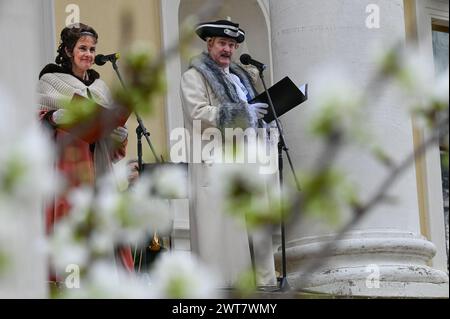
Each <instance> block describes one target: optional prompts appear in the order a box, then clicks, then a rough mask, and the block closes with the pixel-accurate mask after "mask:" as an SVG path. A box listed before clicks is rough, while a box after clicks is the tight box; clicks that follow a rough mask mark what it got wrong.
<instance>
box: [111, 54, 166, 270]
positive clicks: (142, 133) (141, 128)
mask: <svg viewBox="0 0 450 319" xmlns="http://www.w3.org/2000/svg"><path fill="white" fill-rule="evenodd" d="M111 63H112V66H113V69H114V71H115V72H116V74H117V77H118V78H119V81H120V83H121V84H122V87H123V88H124V89H125V90H126V89H127V87H126V86H125V83H124V81H123V79H122V75H121V74H120V71H119V67H118V66H117V59H113V60H111ZM133 113H134V115H135V116H136V120H137V122H138V126H137V128H136V135H137V155H138V170H139V172H142V171H143V170H144V162H143V157H142V136H144V137H145V139H146V141H147V144H148V146H150V150H151V151H152V154H153V157H154V158H155V160H156V162H157V163H158V164H160V163H161V162H164V158H163V157H162V156H161V159H160V158H159V157H158V156H157V155H156V152H155V149H154V147H153V144H152V142H151V141H150V133H149V132H148V131H147V128H146V127H145V126H144V123H143V122H142V119H141V117H140V116H139V114H138V113H137V112H136V111H133ZM156 236H157V235H156V233H155V234H154V235H153V238H152V241H153V240H155V238H156V239H157V237H156ZM169 242H170V243H171V242H172V240H171V239H170V238H169ZM136 248H137V247H136ZM135 250H136V249H135ZM146 254H147V252H146V251H144V252H142V248H141V249H140V254H139V256H140V257H139V266H138V272H140V271H141V265H142V256H143V255H144V256H146ZM134 258H136V255H135V257H134ZM144 258H146V257H144ZM133 263H135V261H134V262H133Z"/></svg>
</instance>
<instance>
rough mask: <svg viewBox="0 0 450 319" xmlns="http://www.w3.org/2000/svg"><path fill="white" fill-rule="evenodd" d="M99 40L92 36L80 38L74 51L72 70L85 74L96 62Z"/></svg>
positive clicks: (75, 72)
mask: <svg viewBox="0 0 450 319" xmlns="http://www.w3.org/2000/svg"><path fill="white" fill-rule="evenodd" d="M96 44H97V41H96V40H95V38H93V37H91V36H83V37H81V38H80V39H78V42H77V43H76V44H75V47H74V48H73V53H72V71H73V72H74V74H75V75H80V74H81V75H83V74H84V73H85V72H86V71H87V70H89V69H90V68H91V67H92V65H93V64H94V59H95V46H96Z"/></svg>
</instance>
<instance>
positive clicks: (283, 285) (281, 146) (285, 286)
mask: <svg viewBox="0 0 450 319" xmlns="http://www.w3.org/2000/svg"><path fill="white" fill-rule="evenodd" d="M264 69H265V66H262V67H258V70H259V77H260V79H261V81H262V84H263V86H264V91H265V92H266V95H267V100H268V102H269V105H270V109H271V110H272V113H273V116H274V117H275V122H276V124H277V129H278V133H279V141H278V171H279V181H280V188H281V192H282V191H283V151H284V152H285V153H286V157H287V159H288V162H289V166H290V168H291V171H292V175H293V176H294V180H295V184H296V186H297V190H298V191H299V192H300V191H301V187H300V183H299V181H298V178H297V174H296V173H295V169H294V165H293V164H292V160H291V155H290V154H289V147H288V146H287V144H286V139H285V137H284V133H283V129H282V126H281V122H280V120H279V119H278V116H277V113H276V111H275V107H274V106H273V102H272V98H271V97H270V93H269V90H268V89H267V85H266V82H265V80H264V73H263V72H264ZM281 205H283V202H282V200H281ZM280 224H281V225H280V226H281V266H282V277H281V280H280V286H279V290H280V291H288V290H290V289H291V287H290V285H289V282H288V280H287V275H286V273H287V271H286V227H285V222H284V208H283V206H281V222H280Z"/></svg>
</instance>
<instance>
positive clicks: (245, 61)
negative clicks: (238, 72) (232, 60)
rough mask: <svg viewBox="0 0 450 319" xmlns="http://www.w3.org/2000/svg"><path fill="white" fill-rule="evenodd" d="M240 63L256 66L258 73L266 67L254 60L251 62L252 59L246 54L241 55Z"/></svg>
mask: <svg viewBox="0 0 450 319" xmlns="http://www.w3.org/2000/svg"><path fill="white" fill-rule="evenodd" d="M240 60H241V63H242V64H244V65H249V64H251V65H253V66H256V67H257V68H258V70H259V71H264V70H265V69H266V68H267V65H265V64H264V63H261V62H258V61H256V60H253V59H252V57H251V56H250V55H248V54H243V55H241V58H240Z"/></svg>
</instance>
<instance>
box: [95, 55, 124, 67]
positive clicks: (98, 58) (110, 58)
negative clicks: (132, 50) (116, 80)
mask: <svg viewBox="0 0 450 319" xmlns="http://www.w3.org/2000/svg"><path fill="white" fill-rule="evenodd" d="M119 58H120V54H119V53H113V54H108V55H103V54H98V55H96V56H95V60H94V62H95V64H97V65H103V64H105V63H106V62H108V61H111V62H113V63H114V62H116V61H117V60H119Z"/></svg>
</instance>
